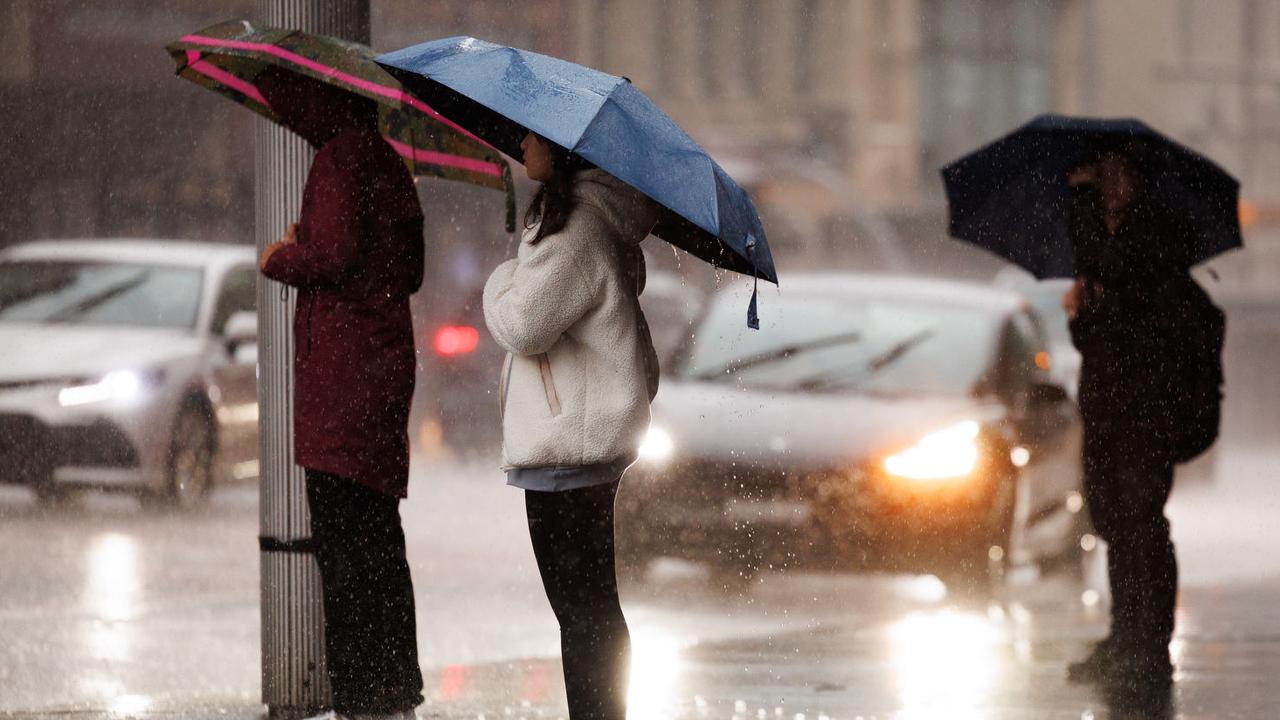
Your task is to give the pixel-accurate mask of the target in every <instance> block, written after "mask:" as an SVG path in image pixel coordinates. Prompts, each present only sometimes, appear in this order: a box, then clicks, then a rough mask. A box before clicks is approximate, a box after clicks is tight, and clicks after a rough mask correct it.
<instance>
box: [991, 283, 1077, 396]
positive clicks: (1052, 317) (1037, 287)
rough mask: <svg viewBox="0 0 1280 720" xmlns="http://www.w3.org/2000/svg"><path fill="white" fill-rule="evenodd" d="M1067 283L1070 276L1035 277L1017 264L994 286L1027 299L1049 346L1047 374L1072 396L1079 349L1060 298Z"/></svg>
mask: <svg viewBox="0 0 1280 720" xmlns="http://www.w3.org/2000/svg"><path fill="white" fill-rule="evenodd" d="M1071 283H1072V280H1071V278H1050V279H1048V280H1037V279H1036V278H1035V277H1034V276H1033V275H1031V273H1029V272H1027V271H1026V270H1023V269H1022V268H1018V267H1009V268H1005V269H1004V270H1001V271H1000V272H999V273H997V274H996V277H995V285H996V287H1000V288H1005V289H1007V290H1013V291H1014V292H1016V293H1018V294H1020V295H1022V296H1023V297H1024V298H1026V299H1027V304H1028V305H1030V306H1031V309H1032V310H1033V311H1034V312H1035V315H1036V318H1037V320H1039V322H1040V327H1041V330H1042V331H1043V332H1044V335H1045V339H1046V341H1047V342H1048V345H1049V358H1050V368H1049V375H1050V376H1051V377H1052V378H1053V380H1054V382H1056V383H1058V384H1059V385H1062V387H1064V388H1066V390H1067V392H1068V393H1070V394H1071V397H1073V398H1074V397H1075V396H1076V389H1077V387H1078V386H1079V384H1080V351H1079V350H1076V346H1075V345H1074V344H1073V343H1072V342H1071V330H1070V328H1068V327H1067V311H1066V310H1065V309H1064V308H1063V307H1062V297H1063V296H1064V295H1066V294H1067V290H1070V289H1071Z"/></svg>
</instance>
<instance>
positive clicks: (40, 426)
mask: <svg viewBox="0 0 1280 720" xmlns="http://www.w3.org/2000/svg"><path fill="white" fill-rule="evenodd" d="M137 465H138V452H137V449H136V448H135V447H134V446H133V443H131V442H130V441H129V438H127V437H126V436H125V434H124V433H123V432H122V431H121V430H120V428H118V427H116V426H115V425H113V424H111V423H110V422H107V421H98V422H96V423H93V424H91V425H83V426H72V427H59V428H50V427H48V426H47V425H45V424H44V423H42V422H40V421H39V420H37V419H36V418H33V417H31V416H29V415H20V414H4V415H0V481H4V482H10V483H21V484H33V483H38V482H40V481H42V480H44V479H46V478H47V477H48V475H49V474H50V473H51V472H52V471H53V469H54V468H57V467H61V466H81V467H111V468H127V467H136V466H137Z"/></svg>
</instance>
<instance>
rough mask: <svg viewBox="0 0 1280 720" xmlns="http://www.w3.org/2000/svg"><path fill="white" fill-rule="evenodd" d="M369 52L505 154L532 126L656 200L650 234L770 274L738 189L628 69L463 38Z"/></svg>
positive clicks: (756, 224)
mask: <svg viewBox="0 0 1280 720" xmlns="http://www.w3.org/2000/svg"><path fill="white" fill-rule="evenodd" d="M377 61H378V63H379V64H380V65H382V66H383V67H384V68H386V69H387V70H388V71H389V72H390V73H391V74H392V75H394V76H395V77H396V79H398V80H400V82H401V83H403V84H404V86H405V88H406V89H408V90H409V92H410V93H412V94H413V95H416V96H418V97H419V98H421V99H422V100H423V101H425V102H426V103H427V104H428V105H430V106H432V107H434V108H435V109H436V110H438V111H439V112H440V113H441V114H442V115H444V116H445V117H447V118H449V119H450V120H452V121H454V122H456V123H458V124H459V125H461V126H463V127H465V128H467V129H468V130H470V131H471V132H473V133H475V134H476V135H478V136H480V137H481V138H483V139H484V140H485V141H487V142H489V143H490V144H492V145H493V146H494V147H497V148H498V149H499V150H501V151H503V152H505V153H506V154H508V155H510V156H511V157H514V158H516V159H520V158H522V157H523V153H522V152H521V151H520V141H521V139H523V137H524V135H525V133H526V132H528V131H529V130H532V131H533V132H536V133H537V134H539V135H541V136H542V137H544V138H546V139H548V140H550V141H551V142H554V143H556V144H557V145H560V146H561V147H564V148H567V149H569V150H571V151H573V152H574V153H575V154H577V155H578V156H580V157H582V158H584V159H585V160H587V161H588V162H590V163H591V164H593V165H595V166H596V167H598V168H600V169H602V170H604V171H605V172H608V173H609V174H611V175H613V176H615V177H617V178H618V179H619V180H622V181H623V182H625V183H627V184H629V185H631V186H632V187H634V188H636V189H637V190H639V191H640V192H643V193H644V194H645V195H648V196H649V197H650V198H652V199H653V200H654V201H656V202H657V203H658V204H660V205H662V206H663V207H664V208H666V209H667V210H668V211H669V212H666V213H664V217H663V219H662V220H661V221H659V223H658V226H657V227H656V228H654V234H655V235H657V236H658V237H661V238H663V239H664V240H666V241H668V242H670V243H672V244H673V245H676V246H677V247H680V248H683V249H685V250H688V251H689V252H690V253H692V254H693V255H695V256H697V257H699V258H702V259H703V260H706V261H708V262H710V263H712V264H713V265H716V266H718V267H723V268H727V269H729V270H734V271H737V272H740V273H744V274H746V275H751V276H753V277H758V278H763V279H765V280H768V281H770V282H773V283H777V282H778V275H777V272H776V271H775V269H774V266H773V257H772V255H771V254H770V252H769V246H768V244H767V242H766V240H765V235H764V228H763V227H761V225H760V217H759V215H757V214H756V209H755V206H754V205H752V203H751V198H750V197H748V196H747V192H746V191H745V190H743V189H742V187H741V186H739V185H738V184H737V183H736V182H734V181H733V179H732V178H730V177H729V175H728V173H726V172H725V171H724V170H723V169H722V168H721V167H720V166H719V165H717V164H716V163H715V161H714V160H712V159H711V157H710V156H708V155H707V153H706V152H705V151H704V150H703V149H702V148H700V147H698V144H697V143H695V142H694V141H693V139H692V138H690V137H689V136H688V135H687V134H685V132H684V131H683V130H681V129H680V128H679V127H678V126H677V125H676V124H675V122H673V121H672V120H671V118H669V117H668V116H667V115H666V113H664V112H662V110H660V109H658V106H657V105H655V104H654V103H653V101H651V100H650V99H649V98H647V97H645V95H644V93H642V92H640V91H639V90H637V89H636V88H635V86H634V85H632V84H631V82H630V81H629V80H627V79H626V78H623V77H618V76H616V75H609V74H606V73H602V72H599V71H597V70H592V69H591V68H587V67H583V66H581V65H577V64H575V63H571V62H568V61H566V60H560V59H558V58H553V57H548V56H546V55H539V54H537V53H533V52H529V51H527V50H519V49H516V48H511V47H505V46H502V45H495V44H493V43H490V42H485V41H483V40H477V39H475V38H470V37H452V38H446V39H443V40H435V41H432V42H426V43H422V44H420V45H414V46H412V47H408V48H404V49H402V50H397V51H395V52H391V53H387V54H386V55H382V56H381V57H379V58H377ZM753 300H754V298H753ZM753 307H754V302H753Z"/></svg>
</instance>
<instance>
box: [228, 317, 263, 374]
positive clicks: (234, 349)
mask: <svg viewBox="0 0 1280 720" xmlns="http://www.w3.org/2000/svg"><path fill="white" fill-rule="evenodd" d="M222 338H223V339H224V340H225V341H226V343H227V354H228V355H230V356H231V357H232V359H233V360H234V361H235V362H236V363H246V364H247V363H252V362H257V360H258V314H257V313H255V312H250V311H248V310H239V311H236V312H233V313H231V317H229V318H227V323H226V325H223V326H222Z"/></svg>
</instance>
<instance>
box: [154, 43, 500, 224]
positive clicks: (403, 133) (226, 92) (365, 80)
mask: <svg viewBox="0 0 1280 720" xmlns="http://www.w3.org/2000/svg"><path fill="white" fill-rule="evenodd" d="M165 49H166V50H168V52H169V54H170V55H172V56H173V59H174V61H175V62H177V64H178V70H177V73H178V76H179V77H182V78H185V79H187V80H190V81H191V82H194V83H196V84H197V85H201V86H203V87H206V88H209V89H210V90H213V91H215V92H217V93H219V94H221V95H223V96H224V97H227V98H230V99H231V100H233V101H235V102H237V103H239V104H241V105H244V106H245V107H247V108H249V109H250V110H253V111H254V112H256V113H258V114H259V115H261V116H263V117H265V118H267V119H268V120H271V121H272V122H276V123H280V124H282V125H284V123H283V122H282V121H281V119H280V117H279V116H278V115H277V114H276V112H275V111H273V110H272V109H271V105H270V103H268V102H267V99H266V98H265V97H263V94H262V92H260V91H259V89H258V87H257V85H256V82H257V80H258V78H259V76H260V75H262V74H263V73H264V72H265V71H267V70H269V69H273V68H274V69H278V70H284V71H287V72H289V73H296V74H297V75H299V76H301V77H303V78H309V79H311V80H318V81H321V82H324V83H326V84H328V85H330V86H332V87H336V88H339V89H342V90H345V91H347V92H351V93H355V94H357V95H359V96H361V97H364V98H367V99H368V100H371V101H373V102H374V103H375V104H376V105H377V108H378V128H379V131H380V132H381V133H382V135H383V137H384V138H385V139H386V140H387V142H388V143H390V144H391V146H392V147H393V148H395V150H396V152H398V153H399V154H400V156H401V157H403V158H404V161H405V164H406V165H408V166H409V169H410V170H411V171H412V172H413V174H414V175H421V176H432V177H441V178H445V179H448V180H458V181H461V182H465V183H470V184H472V185H479V186H481V187H488V188H493V189H495V190H504V191H506V196H507V208H506V210H507V213H506V215H507V230H508V232H510V231H511V230H512V229H514V227H515V190H514V185H513V183H512V180H511V168H510V166H509V165H508V164H507V161H506V160H505V159H504V158H503V157H502V154H501V153H499V152H498V151H497V150H496V149H494V148H493V147H492V146H491V145H489V144H488V143H486V142H485V141H483V140H481V139H480V138H478V137H476V136H475V135H473V134H471V133H470V132H468V131H467V130H464V129H463V128H461V127H460V126H458V125H456V124H454V123H453V122H451V121H449V120H447V119H446V118H444V117H443V116H441V115H440V114H439V113H438V112H436V111H435V110H434V109H433V108H431V107H430V106H428V105H427V104H426V103H424V102H422V101H421V100H419V99H417V98H415V97H413V96H412V95H409V94H407V93H406V92H405V91H404V90H403V88H401V86H400V82H399V81H397V80H396V79H395V78H393V77H392V76H391V75H390V74H389V73H387V71H386V70H383V69H382V67H381V66H379V65H378V64H377V63H375V62H374V61H373V58H374V57H375V56H376V54H375V53H374V51H373V50H372V49H371V48H369V47H367V46H365V45H360V44H358V43H353V42H348V41H346V40H340V39H338V38H332V37H327V36H324V35H314V34H311V33H305V32H301V31H298V30H288V29H281V28H272V27H264V26H259V25H254V24H252V23H250V22H248V21H246V20H230V21H227V22H223V23H219V24H217V25H213V26H210V27H207V28H205V29H203V30H200V31H198V32H195V33H192V34H190V35H184V36H183V37H181V38H179V39H178V40H177V41H176V42H173V43H170V44H169V45H166V46H165Z"/></svg>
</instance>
